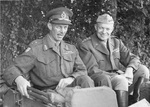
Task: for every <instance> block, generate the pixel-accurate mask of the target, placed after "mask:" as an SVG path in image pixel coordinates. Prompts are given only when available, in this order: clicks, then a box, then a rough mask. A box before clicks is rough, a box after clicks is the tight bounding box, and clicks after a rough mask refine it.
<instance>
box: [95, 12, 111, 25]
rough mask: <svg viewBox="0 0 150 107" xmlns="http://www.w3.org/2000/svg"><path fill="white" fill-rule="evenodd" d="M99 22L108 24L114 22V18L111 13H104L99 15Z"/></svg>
mask: <svg viewBox="0 0 150 107" xmlns="http://www.w3.org/2000/svg"><path fill="white" fill-rule="evenodd" d="M96 22H97V23H106V24H114V20H113V18H112V17H111V16H110V15H109V14H106V13H105V14H102V15H100V16H98V18H97V20H96Z"/></svg>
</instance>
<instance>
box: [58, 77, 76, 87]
mask: <svg viewBox="0 0 150 107" xmlns="http://www.w3.org/2000/svg"><path fill="white" fill-rule="evenodd" d="M73 81H74V78H72V77H68V78H63V79H61V80H60V81H59V83H58V85H57V87H56V90H58V89H61V88H65V87H66V86H67V85H70V84H71V83H72V82H73Z"/></svg>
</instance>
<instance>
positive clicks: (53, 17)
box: [46, 7, 73, 25]
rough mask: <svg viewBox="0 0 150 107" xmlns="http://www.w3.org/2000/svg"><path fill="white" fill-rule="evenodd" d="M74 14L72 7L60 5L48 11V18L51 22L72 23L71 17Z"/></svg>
mask: <svg viewBox="0 0 150 107" xmlns="http://www.w3.org/2000/svg"><path fill="white" fill-rule="evenodd" d="M72 15H73V12H72V11H71V10H70V9H68V8H66V7H59V8H55V9H52V10H50V11H49V12H48V13H47V15H46V18H48V20H49V22H51V23H55V24H67V25H70V24H71V20H70V19H69V18H71V17H72Z"/></svg>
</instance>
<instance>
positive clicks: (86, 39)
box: [82, 37, 91, 42]
mask: <svg viewBox="0 0 150 107" xmlns="http://www.w3.org/2000/svg"><path fill="white" fill-rule="evenodd" d="M90 39H91V37H88V38H85V39H83V41H82V42H85V41H88V40H90Z"/></svg>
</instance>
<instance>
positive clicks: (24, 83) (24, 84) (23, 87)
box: [15, 76, 31, 98]
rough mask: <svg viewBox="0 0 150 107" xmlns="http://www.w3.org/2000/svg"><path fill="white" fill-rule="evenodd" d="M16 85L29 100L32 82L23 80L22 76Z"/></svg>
mask: <svg viewBox="0 0 150 107" xmlns="http://www.w3.org/2000/svg"><path fill="white" fill-rule="evenodd" d="M15 83H16V84H17V89H18V91H19V92H20V93H21V94H22V95H24V96H26V97H27V98H29V94H28V92H27V87H30V86H31V85H30V82H29V81H27V80H26V79H25V78H23V77H22V76H18V77H17V78H16V79H15Z"/></svg>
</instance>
